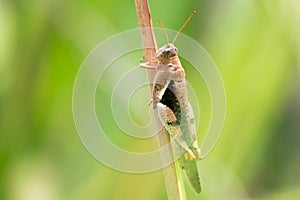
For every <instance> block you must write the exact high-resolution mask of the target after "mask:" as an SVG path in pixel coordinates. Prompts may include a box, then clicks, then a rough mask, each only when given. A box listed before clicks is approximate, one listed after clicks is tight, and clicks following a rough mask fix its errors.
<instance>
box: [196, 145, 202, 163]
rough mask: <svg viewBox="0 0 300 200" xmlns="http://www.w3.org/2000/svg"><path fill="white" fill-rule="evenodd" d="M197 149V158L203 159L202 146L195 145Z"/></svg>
mask: <svg viewBox="0 0 300 200" xmlns="http://www.w3.org/2000/svg"><path fill="white" fill-rule="evenodd" d="M195 150H196V157H197V159H198V160H201V159H202V158H203V156H202V152H201V150H200V148H198V147H195Z"/></svg>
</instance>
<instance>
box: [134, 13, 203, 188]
mask: <svg viewBox="0 0 300 200" xmlns="http://www.w3.org/2000/svg"><path fill="white" fill-rule="evenodd" d="M194 14H195V11H194V12H193V13H192V15H191V16H190V17H189V18H188V19H187V21H186V22H185V23H184V24H183V26H182V27H181V28H180V30H179V31H178V32H177V34H176V36H175V37H174V39H173V41H172V43H170V42H169V38H168V34H167V32H166V30H165V28H164V27H163V25H162V23H161V22H160V20H159V19H158V22H159V24H160V26H161V28H162V30H163V31H164V34H165V36H166V39H167V41H168V43H167V44H166V45H164V46H163V47H161V48H160V49H159V50H158V51H157V52H156V54H155V56H154V61H155V63H156V64H155V65H150V63H149V62H145V63H141V64H140V67H141V68H146V69H150V70H156V72H155V77H154V81H153V86H152V94H151V96H152V98H151V101H150V103H149V104H152V106H153V109H157V112H158V116H159V119H160V121H161V123H162V126H163V127H164V128H165V129H166V130H167V131H168V133H169V134H170V135H171V136H172V137H174V140H175V141H176V142H175V143H176V144H174V145H175V151H176V152H177V153H181V154H180V155H182V156H181V157H180V158H179V163H180V165H181V167H182V168H183V169H185V171H186V173H187V176H188V178H189V180H190V182H191V184H192V186H193V188H194V189H195V191H196V192H197V193H200V191H201V185H200V178H199V172H198V169H197V164H196V161H197V160H200V159H201V157H202V155H201V151H200V148H199V146H198V142H197V137H196V126H195V120H194V113H193V110H192V107H191V105H190V103H189V101H188V93H187V83H186V80H185V76H186V74H185V71H184V69H183V67H182V65H181V63H180V60H179V58H178V50H177V48H176V47H175V45H174V42H175V41H176V39H177V37H178V35H179V34H180V32H182V30H183V28H184V27H185V26H186V25H187V23H188V22H189V21H190V19H191V18H192V17H193V15H194Z"/></svg>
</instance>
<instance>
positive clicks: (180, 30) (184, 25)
mask: <svg viewBox="0 0 300 200" xmlns="http://www.w3.org/2000/svg"><path fill="white" fill-rule="evenodd" d="M195 14H196V11H195V10H194V11H193V13H192V14H191V15H190V17H189V18H188V19H187V20H186V21H185V23H184V24H183V25H182V27H181V28H180V29H179V31H178V32H177V34H176V35H175V37H174V39H173V41H172V43H173V44H174V42H175V41H176V39H177V37H178V35H179V34H180V33H181V32H182V30H183V29H184V28H185V27H186V25H187V24H188V23H189V21H190V20H191V19H192V17H193V16H194V15H195Z"/></svg>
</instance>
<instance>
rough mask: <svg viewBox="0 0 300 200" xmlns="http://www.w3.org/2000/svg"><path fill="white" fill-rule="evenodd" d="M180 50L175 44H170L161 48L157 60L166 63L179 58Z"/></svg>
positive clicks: (156, 56)
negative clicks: (176, 57)
mask: <svg viewBox="0 0 300 200" xmlns="http://www.w3.org/2000/svg"><path fill="white" fill-rule="evenodd" d="M177 52H178V49H177V48H176V47H175V45H174V44H172V43H168V44H166V45H164V46H163V47H161V48H160V49H159V50H158V51H157V52H156V54H155V59H156V60H158V61H166V60H169V59H171V58H173V57H175V56H177Z"/></svg>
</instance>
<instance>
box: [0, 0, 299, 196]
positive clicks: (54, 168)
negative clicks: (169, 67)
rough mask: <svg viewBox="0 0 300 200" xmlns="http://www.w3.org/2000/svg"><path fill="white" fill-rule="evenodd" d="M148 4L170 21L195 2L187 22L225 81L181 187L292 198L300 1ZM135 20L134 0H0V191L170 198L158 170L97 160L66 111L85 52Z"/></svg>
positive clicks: (179, 20)
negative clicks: (197, 173) (200, 155)
mask: <svg viewBox="0 0 300 200" xmlns="http://www.w3.org/2000/svg"><path fill="white" fill-rule="evenodd" d="M150 7H151V12H152V16H153V18H154V19H155V18H157V17H159V18H160V19H161V20H162V22H163V23H164V25H165V27H167V28H170V29H174V30H178V29H179V28H180V26H181V25H182V24H183V22H184V21H185V19H186V18H187V16H189V15H190V13H191V12H192V11H193V10H197V11H198V12H197V15H196V16H195V17H194V19H193V20H192V21H191V22H190V24H189V25H188V26H187V27H186V29H185V30H184V33H185V34H187V35H189V36H191V37H192V38H194V39H195V40H197V41H198V42H199V43H200V44H202V45H203V46H204V47H205V48H206V50H207V51H208V52H209V54H210V55H211V56H212V58H213V59H214V61H215V62H216V64H217V65H218V67H219V70H220V73H221V75H222V77H223V80H224V84H225V87H226V93H227V118H226V122H225V126H224V130H223V133H222V136H221V138H220V140H219V142H218V144H217V146H216V147H215V149H214V151H213V152H212V154H210V156H209V157H208V158H207V159H205V160H203V161H201V162H200V169H201V178H202V184H203V192H202V193H201V194H200V195H199V196H196V195H195V194H194V193H193V192H192V190H191V189H190V188H187V193H188V197H189V199H203V200H204V199H207V200H233V199H253V200H256V199H257V200H281V199H300V173H299V169H300V156H299V152H300V123H299V122H300V37H299V35H300V26H299V25H300V1H298V0H272V1H271V0H265V1H259V0H248V1H245V0H244V1H240V0H229V1H223V0H210V1H209V0H197V1H195V0H189V1H172V0H164V1H159V0H151V1H150ZM155 25H156V26H157V24H156V23H155ZM137 27H138V23H137V18H136V12H135V7H134V1H133V0H130V1H129V0H123V1H117V0H110V1H99V0H98V1H96V0H85V1H83V0H79V1H58V0H51V1H50V0H44V1H38V0H27V1H25V0H24V1H22V0H12V1H9V0H1V1H0V46H1V47H0V80H1V82H0V199H5V200H6V199H7V200H81V199H89V200H94V199H149V200H150V199H151V200H152V199H158V200H160V199H167V194H166V189H165V185H164V184H165V183H164V178H163V173H162V171H157V172H153V173H147V174H127V173H122V172H118V171H116V170H113V169H110V168H108V167H106V166H104V165H103V164H101V163H99V162H98V161H97V160H95V159H94V158H93V157H92V156H91V155H90V154H89V153H88V152H87V151H86V150H85V148H84V146H83V145H82V144H81V142H80V140H79V137H78V135H77V132H76V129H75V125H74V122H73V117H72V89H73V83H74V80H75V77H76V73H77V70H78V69H79V67H80V65H81V63H82V62H83V60H84V58H85V57H86V55H87V54H88V53H89V52H90V51H91V50H92V49H93V48H94V47H95V46H96V45H97V44H98V43H99V42H101V41H103V40H105V39H106V38H108V37H109V36H111V35H113V34H116V33H119V32H122V31H125V30H129V29H132V28H137ZM137 39H140V38H137ZM161 45H162V44H160V46H161ZM131 62H133V63H136V65H135V66H137V65H138V62H139V61H138V60H133V61H131ZM135 66H132V67H135ZM186 71H187V75H188V80H190V81H191V82H192V83H194V85H196V86H195V87H199V90H201V88H205V87H204V86H203V83H202V82H201V81H200V80H199V83H198V86H197V79H195V78H194V79H193V77H192V76H191V75H190V76H189V74H191V73H189V72H190V71H189V69H186ZM98 92H100V94H101V90H100V91H98ZM200 96H201V94H200ZM147 98H148V97H147ZM140 99H143V100H142V101H143V102H142V103H140V105H143V103H144V102H145V100H144V98H140ZM207 102H209V101H208V100H207ZM203 104H204V113H205V111H206V110H205V105H206V104H205V101H204V102H203ZM207 104H209V103H207ZM107 105H109V102H107ZM145 105H146V103H145ZM145 107H146V106H145ZM144 109H145V108H144ZM207 111H209V109H207ZM201 115H202V113H201ZM203 115H204V116H205V115H207V116H208V117H207V118H209V113H205V114H203ZM204 119H205V117H204ZM200 124H201V122H200ZM200 127H201V125H200ZM108 128H109V127H108ZM115 129H116V128H115V127H111V130H115ZM203 129H205V127H204V128H203ZM198 134H201V133H198ZM112 138H114V136H112ZM114 140H116V141H118V145H120V146H128V145H129V144H127V142H128V141H127V140H118V138H114ZM143 142H145V141H143ZM129 143H130V142H129ZM135 144H136V145H138V146H139V143H138V141H136V143H135ZM130 145H131V143H130ZM186 186H187V187H189V185H188V184H187V185H186Z"/></svg>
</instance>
